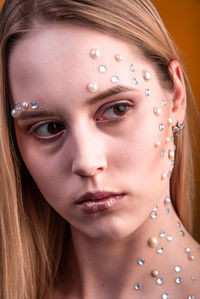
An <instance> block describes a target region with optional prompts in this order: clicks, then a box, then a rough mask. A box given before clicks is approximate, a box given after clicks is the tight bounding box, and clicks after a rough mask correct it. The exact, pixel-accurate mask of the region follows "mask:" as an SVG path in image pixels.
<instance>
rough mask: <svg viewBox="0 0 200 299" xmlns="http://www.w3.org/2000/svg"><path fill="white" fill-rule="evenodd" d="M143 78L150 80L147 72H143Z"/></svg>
mask: <svg viewBox="0 0 200 299" xmlns="http://www.w3.org/2000/svg"><path fill="white" fill-rule="evenodd" d="M142 75H143V78H144V80H147V81H148V80H150V79H151V74H150V73H149V72H143V74H142Z"/></svg>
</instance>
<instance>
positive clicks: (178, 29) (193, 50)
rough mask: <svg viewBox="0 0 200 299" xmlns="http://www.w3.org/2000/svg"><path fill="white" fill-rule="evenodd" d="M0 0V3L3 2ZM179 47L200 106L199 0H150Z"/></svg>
mask: <svg viewBox="0 0 200 299" xmlns="http://www.w3.org/2000/svg"><path fill="white" fill-rule="evenodd" d="M3 2H4V1H3V0H0V5H2V4H3ZM152 2H153V3H154V4H155V6H156V7H157V9H158V11H159V13H160V15H161V17H162V19H163V21H164V23H165V25H166V27H167V29H168V31H169V32H170V33H171V35H172V37H173V38H174V40H175V42H176V44H177V45H178V47H179V48H180V49H181V53H182V56H183V58H184V60H185V63H186V68H187V70H188V73H189V78H190V81H191V84H192V88H193V91H194V94H195V96H196V99H197V103H198V106H199V108H200V87H199V85H200V83H199V71H200V50H199V48H200V0H173V1H170V2H169V1H168V0H152Z"/></svg>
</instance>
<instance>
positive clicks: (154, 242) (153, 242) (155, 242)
mask: <svg viewBox="0 0 200 299" xmlns="http://www.w3.org/2000/svg"><path fill="white" fill-rule="evenodd" d="M147 244H148V246H149V247H151V248H153V247H156V246H157V245H158V240H157V238H155V237H151V238H149V239H148V241H147Z"/></svg>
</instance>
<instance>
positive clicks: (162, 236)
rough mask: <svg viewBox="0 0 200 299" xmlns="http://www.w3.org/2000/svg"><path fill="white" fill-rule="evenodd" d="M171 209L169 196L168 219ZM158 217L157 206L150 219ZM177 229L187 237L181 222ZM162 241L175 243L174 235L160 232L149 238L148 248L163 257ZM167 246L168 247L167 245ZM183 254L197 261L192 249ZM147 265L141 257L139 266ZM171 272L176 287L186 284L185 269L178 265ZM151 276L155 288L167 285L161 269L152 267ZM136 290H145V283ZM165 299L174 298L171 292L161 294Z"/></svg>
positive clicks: (189, 298)
mask: <svg viewBox="0 0 200 299" xmlns="http://www.w3.org/2000/svg"><path fill="white" fill-rule="evenodd" d="M170 207H171V199H170V197H169V196H167V197H166V198H165V200H164V208H165V214H166V217H167V215H169V213H170ZM157 216H158V206H155V207H154V209H153V210H152V213H151V214H150V218H151V219H152V220H154V219H156V218H157ZM177 228H178V230H179V233H180V235H181V236H182V237H184V236H185V233H184V231H183V230H182V224H181V223H180V221H179V220H178V221H177ZM161 240H166V241H167V242H166V244H169V243H171V242H173V235H172V234H171V233H167V232H165V231H162V230H161V231H160V232H158V234H157V235H155V236H152V237H149V239H148V240H147V246H148V248H149V249H150V250H154V251H155V254H157V255H158V256H161V257H162V255H163V253H164V252H165V250H166V248H165V246H161V245H160V244H159V243H160V241H161ZM166 246H167V245H166ZM199 251H200V249H199ZM183 252H184V254H185V257H186V258H187V259H188V260H189V261H191V262H192V261H193V260H195V256H194V255H193V254H192V252H191V249H190V248H189V247H188V248H184V249H183ZM145 263H146V259H145V257H139V258H138V261H137V264H138V266H140V267H145ZM171 271H172V272H173V273H174V274H175V278H173V279H174V285H175V286H177V287H178V286H179V285H181V284H182V283H184V280H183V278H182V273H183V268H182V266H181V265H179V264H176V265H174V266H173V268H172V269H171ZM149 274H150V276H151V278H152V282H153V283H155V286H157V287H159V286H164V285H165V282H166V281H165V277H164V276H163V275H162V273H161V272H160V271H159V269H156V268H154V267H152V270H151V271H150V273H149ZM190 279H191V281H196V280H197V277H195V276H191V277H190ZM134 290H135V291H142V290H143V283H142V282H141V281H139V282H136V283H135V285H134ZM160 298H163V299H169V298H172V297H171V296H170V294H169V292H167V290H166V292H164V293H161V297H160ZM185 299H195V296H192V295H190V296H188V297H186V298H185Z"/></svg>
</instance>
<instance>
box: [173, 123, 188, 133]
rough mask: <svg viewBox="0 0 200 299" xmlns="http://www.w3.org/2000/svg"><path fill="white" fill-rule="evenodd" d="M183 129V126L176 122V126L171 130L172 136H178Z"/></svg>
mask: <svg viewBox="0 0 200 299" xmlns="http://www.w3.org/2000/svg"><path fill="white" fill-rule="evenodd" d="M184 128H185V126H184V124H183V123H182V122H180V121H179V122H178V123H177V124H176V126H175V127H174V128H173V133H174V135H180V134H181V132H182V130H183V129H184Z"/></svg>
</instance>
